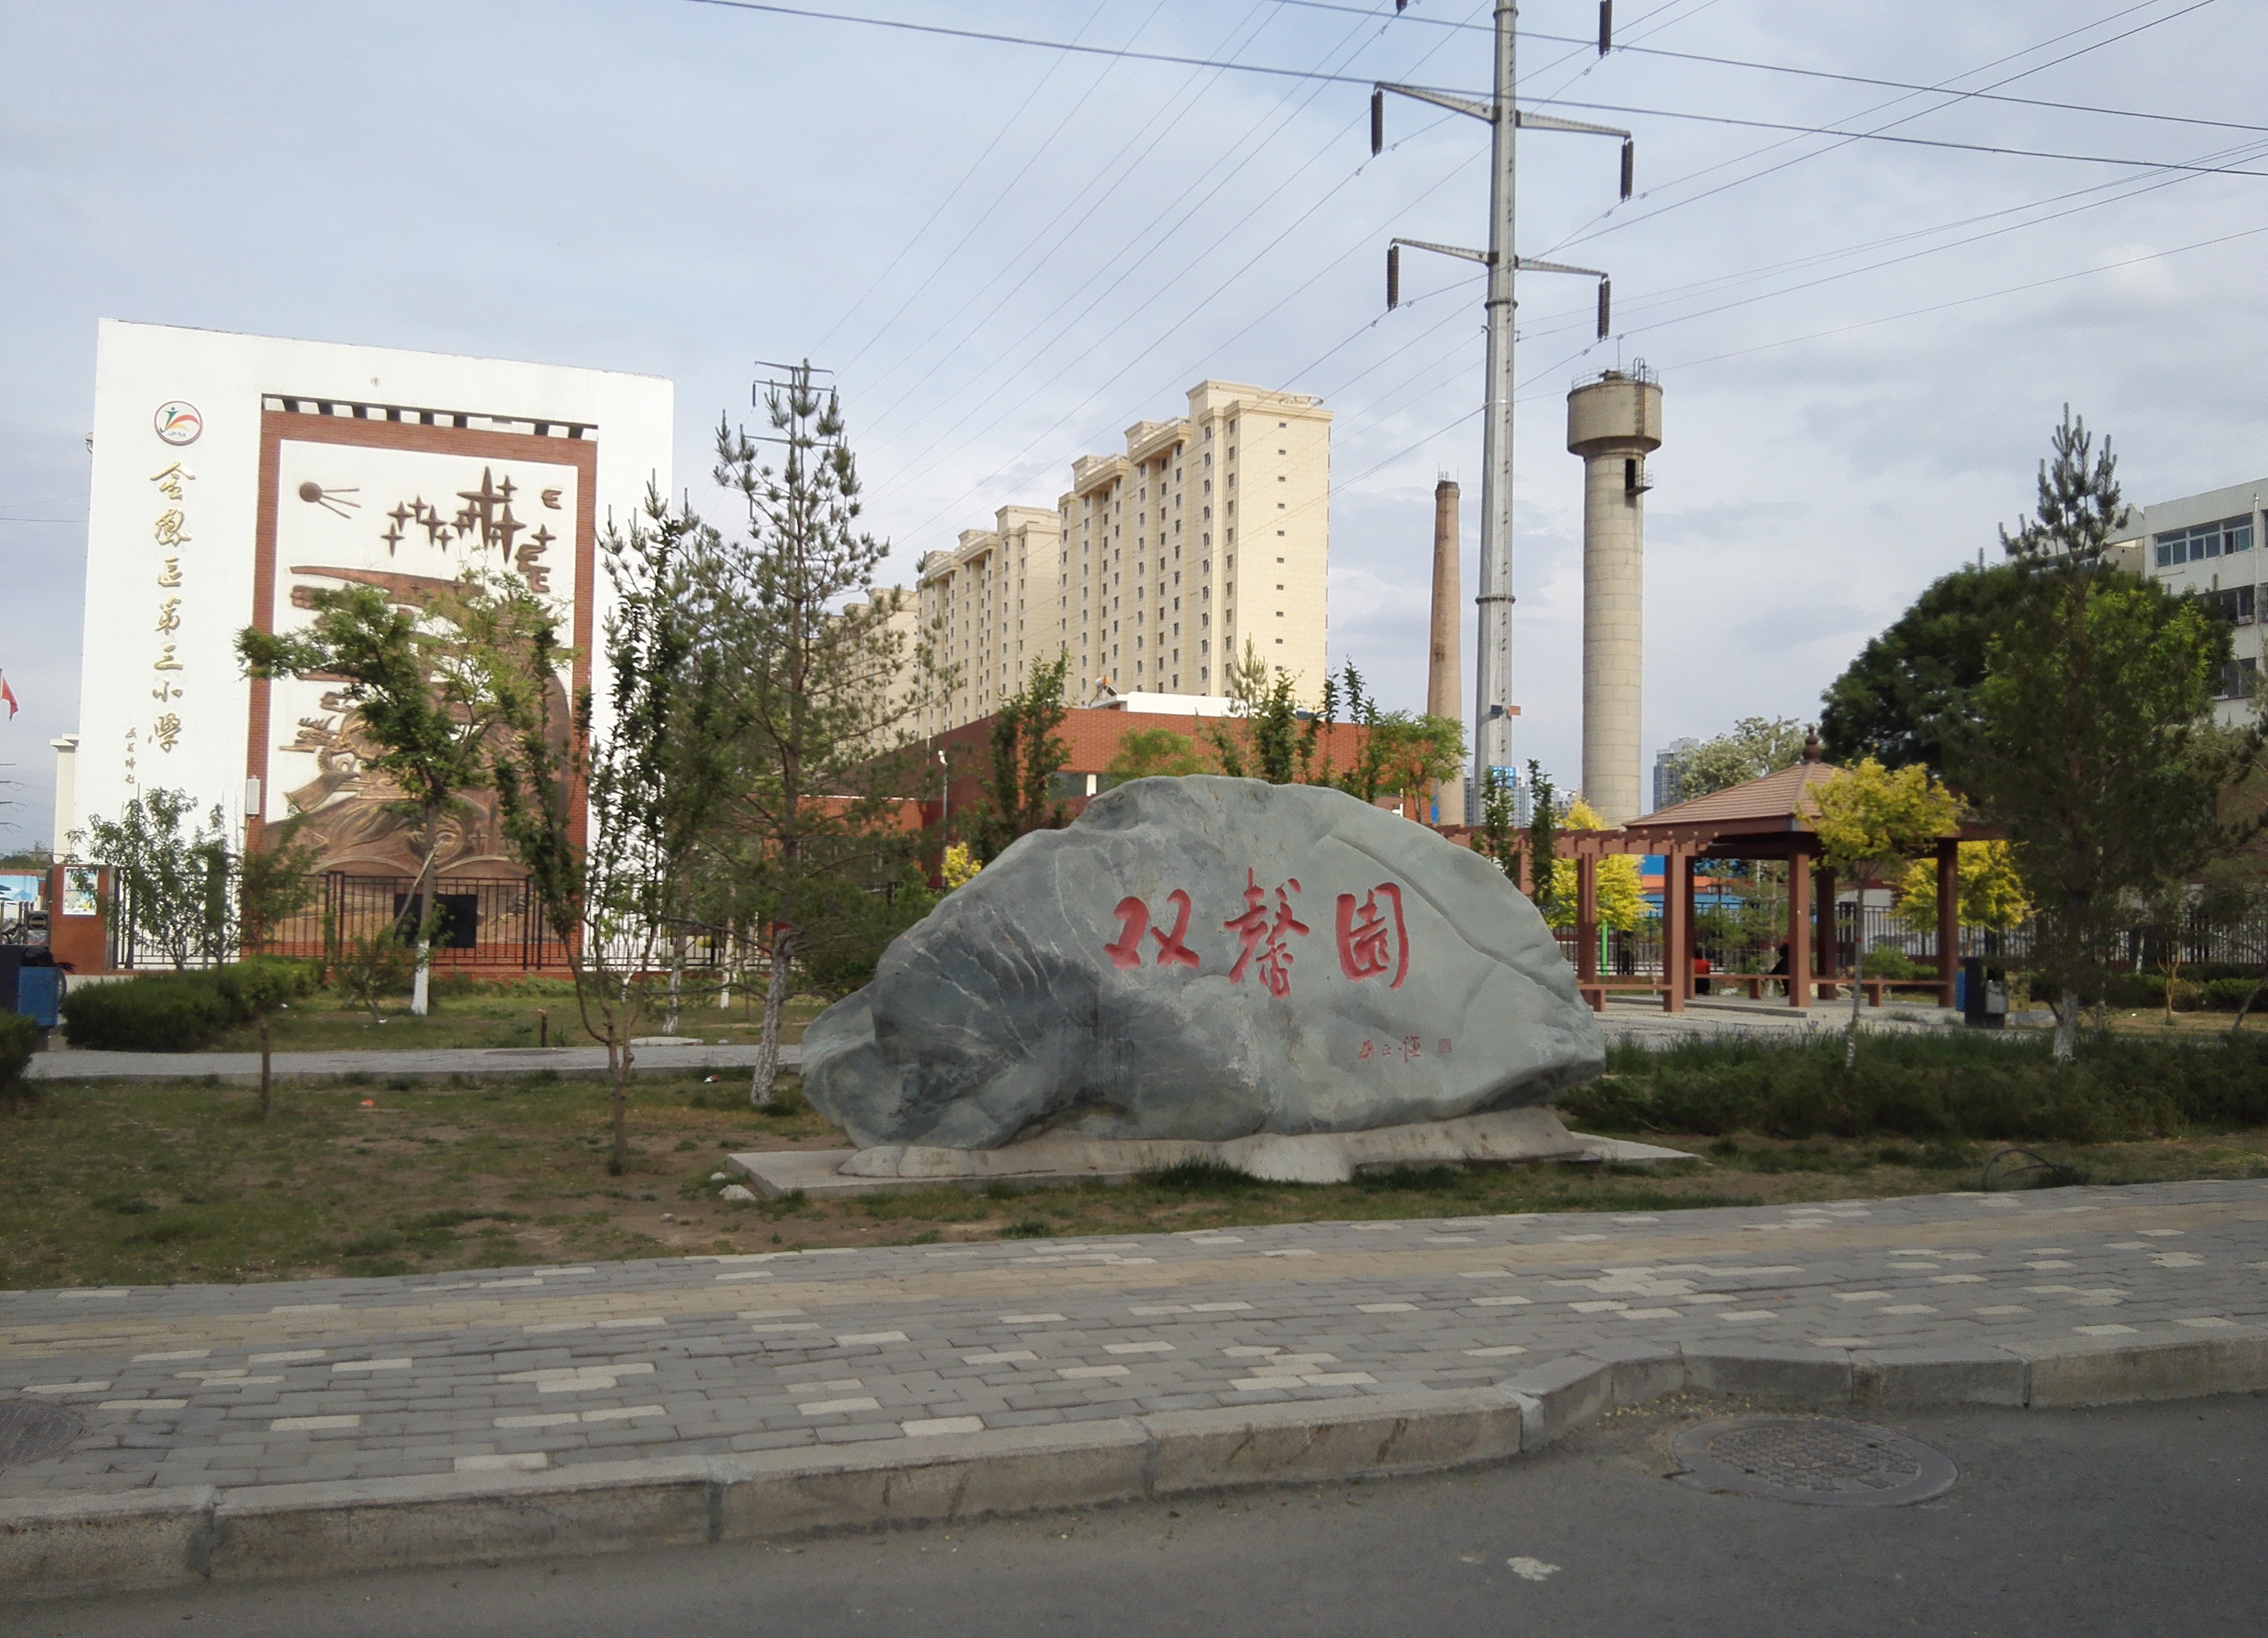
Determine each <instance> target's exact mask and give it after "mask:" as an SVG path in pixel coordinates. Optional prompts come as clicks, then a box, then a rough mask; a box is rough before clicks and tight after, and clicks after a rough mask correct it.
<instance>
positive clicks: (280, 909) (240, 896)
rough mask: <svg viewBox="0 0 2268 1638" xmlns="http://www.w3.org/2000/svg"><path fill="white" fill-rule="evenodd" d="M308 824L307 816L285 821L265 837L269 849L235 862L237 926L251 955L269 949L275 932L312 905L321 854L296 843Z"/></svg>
mask: <svg viewBox="0 0 2268 1638" xmlns="http://www.w3.org/2000/svg"><path fill="white" fill-rule="evenodd" d="M304 820H305V815H295V816H293V817H292V818H290V819H287V820H285V821H284V823H282V824H280V825H278V826H276V828H275V830H273V831H271V832H270V833H269V834H268V835H267V836H265V837H263V838H262V840H263V841H264V842H265V844H266V845H264V846H261V847H258V848H254V849H249V850H247V852H246V853H245V855H244V856H243V858H241V859H239V860H238V861H237V882H236V907H237V925H238V927H239V933H240V937H241V941H242V944H243V948H244V949H245V950H246V951H247V953H256V952H258V951H261V950H263V949H265V948H267V947H268V944H269V941H271V940H272V939H274V937H275V936H276V928H277V927H279V926H282V925H283V924H284V922H286V921H289V920H290V919H291V918H292V917H294V916H296V915H298V913H299V912H300V911H303V910H305V909H306V907H307V906H308V905H309V904H312V903H313V900H314V897H315V893H316V890H317V889H318V887H319V886H320V883H319V882H318V881H317V878H316V875H315V866H316V864H317V862H318V859H319V854H318V850H317V849H315V848H314V847H313V846H312V845H302V844H301V843H300V842H299V840H298V835H299V828H300V825H301V824H302V823H304Z"/></svg>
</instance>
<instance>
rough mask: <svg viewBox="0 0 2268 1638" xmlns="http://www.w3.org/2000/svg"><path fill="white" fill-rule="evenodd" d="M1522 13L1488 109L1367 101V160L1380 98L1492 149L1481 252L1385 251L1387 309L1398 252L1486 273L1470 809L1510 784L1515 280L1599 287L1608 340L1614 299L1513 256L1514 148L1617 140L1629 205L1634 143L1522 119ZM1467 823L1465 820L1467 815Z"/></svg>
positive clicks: (1470, 104) (1399, 92)
mask: <svg viewBox="0 0 2268 1638" xmlns="http://www.w3.org/2000/svg"><path fill="white" fill-rule="evenodd" d="M1612 7H1613V0H1601V4H1600V6H1599V55H1601V56H1604V55H1606V54H1607V52H1608V51H1609V50H1610V49H1611V48H1612V47H1613V17H1614V12H1613V9H1612ZM1519 12H1520V8H1519V5H1518V4H1517V0H1497V4H1496V77H1495V94H1494V95H1493V96H1492V97H1491V100H1489V101H1488V102H1486V103H1479V102H1475V101H1473V100H1470V99H1469V98H1465V97H1456V96H1451V95H1449V94H1448V93H1447V92H1439V91H1431V90H1427V89H1425V88H1423V87H1420V86H1416V85H1387V84H1384V83H1381V84H1379V85H1376V86H1375V87H1374V88H1373V90H1372V92H1371V97H1370V151H1371V152H1372V153H1373V154H1375V153H1378V152H1379V151H1381V150H1382V149H1383V148H1384V147H1385V144H1386V93H1387V92H1393V93H1394V94H1395V95H1396V96H1400V97H1410V98H1414V99H1415V100H1418V101H1419V102H1429V103H1432V105H1433V106H1434V107H1440V108H1447V109H1449V110H1450V111H1451V112H1453V113H1456V114H1467V115H1469V116H1470V117H1472V118H1474V119H1476V120H1484V121H1486V122H1487V123H1488V125H1489V128H1490V141H1489V166H1490V168H1489V237H1488V248H1487V249H1486V250H1467V249H1464V248H1462V247H1458V246H1454V245H1436V244H1430V243H1427V242H1426V241H1425V240H1416V239H1396V240H1393V241H1392V242H1391V243H1389V244H1388V246H1387V247H1386V305H1387V306H1388V309H1392V308H1394V307H1396V306H1400V305H1401V301H1402V247H1403V246H1404V245H1407V246H1409V247H1410V248H1411V249H1413V250H1431V251H1432V252H1434V253H1435V254H1436V255H1445V256H1457V257H1461V258H1462V259H1463V260H1465V261H1467V262H1479V263H1481V265H1482V266H1484V267H1485V268H1486V269H1488V296H1487V314H1488V364H1487V371H1486V374H1487V398H1486V401H1485V402H1484V405H1483V409H1482V425H1481V574H1480V594H1479V595H1478V596H1477V597H1476V598H1475V599H1474V601H1475V602H1476V603H1477V604H1478V605H1479V609H1480V613H1479V621H1478V623H1479V628H1480V630H1479V642H1478V645H1477V646H1476V650H1475V653H1474V680H1473V693H1474V701H1473V715H1474V719H1475V720H1474V731H1473V778H1472V783H1471V785H1470V786H1469V787H1468V790H1469V793H1468V796H1467V804H1468V808H1470V807H1471V806H1472V805H1473V804H1475V803H1477V802H1479V801H1484V800H1485V798H1486V796H1487V793H1488V791H1489V789H1490V782H1491V780H1492V779H1493V778H1496V777H1497V776H1498V775H1499V773H1501V774H1502V775H1503V777H1505V778H1511V777H1513V760H1512V710H1513V705H1512V604H1513V594H1512V454H1513V450H1512V392H1513V362H1512V358H1513V312H1514V306H1515V304H1514V302H1513V274H1515V273H1517V272H1521V271H1523V270H1524V271H1527V272H1530V273H1572V274H1575V275H1577V276H1578V277H1584V278H1595V279H1597V280H1598V281H1599V336H1600V338H1601V339H1602V340H1603V339H1605V337H1606V335H1607V331H1608V328H1609V317H1610V313H1611V307H1610V302H1611V296H1610V291H1609V281H1608V277H1607V275H1606V274H1604V273H1602V272H1601V271H1600V270H1599V269H1596V268H1577V267H1566V266H1563V265H1562V264H1560V263H1558V262H1538V261H1535V260H1534V259H1532V258H1528V257H1522V256H1521V255H1518V254H1517V253H1516V252H1515V250H1514V248H1513V247H1514V242H1515V241H1514V238H1513V224H1514V212H1513V199H1514V184H1515V182H1516V181H1517V180H1518V167H1517V163H1516V160H1517V142H1518V137H1519V133H1520V131H1521V129H1522V128H1523V127H1525V128H1527V129H1531V130H1548V131H1580V132H1584V133H1587V134H1588V135H1591V136H1594V137H1620V138H1621V139H1622V144H1623V174H1622V196H1623V197H1624V198H1625V199H1627V198H1629V197H1630V196H1631V168H1632V164H1631V162H1632V152H1633V151H1632V146H1631V134H1630V133H1629V132H1628V131H1625V130H1617V129H1614V128H1613V127H1612V126H1607V125H1588V124H1585V123H1583V122H1580V121H1578V120H1563V119H1557V118H1555V117H1553V116H1552V115H1550V114H1523V113H1521V111H1520V108H1519V107H1518V104H1517V103H1516V101H1515V100H1514V93H1515V92H1516V89H1517V87H1518V84H1519V76H1518V65H1519ZM1467 816H1468V818H1470V817H1471V815H1470V813H1469V814H1468V815H1467Z"/></svg>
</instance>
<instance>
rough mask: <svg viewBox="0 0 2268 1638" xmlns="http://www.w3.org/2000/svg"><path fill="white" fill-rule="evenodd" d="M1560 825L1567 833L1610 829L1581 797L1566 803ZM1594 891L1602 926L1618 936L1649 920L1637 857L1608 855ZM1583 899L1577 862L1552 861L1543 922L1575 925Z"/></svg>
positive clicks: (1643, 884)
mask: <svg viewBox="0 0 2268 1638" xmlns="http://www.w3.org/2000/svg"><path fill="white" fill-rule="evenodd" d="M1559 825H1560V829H1562V830H1605V829H1607V822H1606V820H1605V819H1604V818H1603V817H1602V815H1600V813H1599V810H1598V809H1597V808H1594V807H1592V806H1591V805H1590V803H1588V802H1587V801H1584V800H1583V799H1582V798H1581V797H1580V796H1579V797H1577V798H1576V799H1575V800H1574V801H1572V802H1570V803H1568V804H1567V811H1566V813H1565V815H1562V816H1561V818H1560V821H1559ZM1593 890H1594V893H1595V894H1596V896H1597V900H1598V912H1599V925H1600V926H1602V927H1608V928H1610V929H1612V930H1613V931H1614V932H1616V933H1629V932H1632V931H1634V930H1635V929H1636V928H1637V926H1638V923H1639V922H1640V921H1642V920H1644V919H1646V891H1645V880H1644V878H1643V876H1642V875H1641V874H1639V870H1638V857H1637V855H1636V854H1633V853H1609V854H1608V855H1606V856H1605V857H1604V858H1602V860H1599V868H1598V873H1597V876H1596V879H1595V882H1594V889H1593ZM1580 897H1581V896H1580V891H1579V888H1578V883H1577V881H1576V875H1575V861H1574V860H1572V859H1555V860H1552V862H1551V900H1550V906H1551V907H1550V910H1549V911H1547V912H1546V914H1545V916H1544V919H1545V920H1546V921H1548V922H1549V923H1550V925H1551V926H1555V927H1572V926H1574V925H1575V921H1576V918H1577V916H1578V914H1579V913H1580V911H1581V908H1582V905H1581V903H1580Z"/></svg>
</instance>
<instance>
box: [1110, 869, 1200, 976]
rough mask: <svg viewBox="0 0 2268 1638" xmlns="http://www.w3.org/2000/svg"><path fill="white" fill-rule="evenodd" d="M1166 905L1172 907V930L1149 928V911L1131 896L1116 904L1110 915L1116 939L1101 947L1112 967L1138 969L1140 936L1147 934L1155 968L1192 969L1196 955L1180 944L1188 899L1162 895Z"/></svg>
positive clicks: (1185, 926)
mask: <svg viewBox="0 0 2268 1638" xmlns="http://www.w3.org/2000/svg"><path fill="white" fill-rule="evenodd" d="M1166 903H1167V904H1171V905H1172V906H1173V907H1174V930H1173V931H1172V932H1171V933H1168V932H1167V931H1166V930H1165V929H1164V928H1163V927H1152V926H1151V925H1150V907H1149V906H1148V905H1147V904H1144V903H1143V902H1142V901H1141V900H1140V899H1138V898H1134V897H1131V896H1129V897H1126V898H1122V899H1120V900H1119V901H1118V908H1117V909H1116V911H1113V912H1112V913H1113V914H1114V915H1116V917H1117V918H1118V937H1117V939H1116V941H1114V942H1112V943H1108V944H1106V945H1104V946H1103V947H1102V949H1103V953H1104V954H1105V955H1107V956H1109V957H1110V964H1111V965H1112V966H1114V967H1122V968H1123V967H1138V966H1140V965H1141V964H1142V935H1143V933H1148V934H1149V935H1150V936H1151V937H1152V938H1153V939H1155V940H1157V941H1158V954H1157V957H1156V964H1157V965H1159V966H1160V967H1169V966H1175V965H1180V966H1183V967H1189V968H1194V967H1196V966H1197V952H1196V951H1195V950H1193V949H1191V948H1189V946H1188V945H1187V944H1184V943H1183V942H1182V939H1183V937H1184V936H1185V935H1186V934H1187V933H1189V895H1188V894H1186V893H1184V892H1182V889H1179V888H1175V889H1174V890H1173V891H1172V892H1170V893H1168V894H1167V895H1166Z"/></svg>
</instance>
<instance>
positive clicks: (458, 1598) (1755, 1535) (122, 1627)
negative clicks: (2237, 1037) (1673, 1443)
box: [0, 1395, 2268, 1638]
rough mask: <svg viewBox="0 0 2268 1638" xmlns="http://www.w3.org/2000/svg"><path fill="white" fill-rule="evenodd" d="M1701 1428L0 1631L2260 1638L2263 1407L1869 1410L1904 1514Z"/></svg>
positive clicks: (66, 1617)
mask: <svg viewBox="0 0 2268 1638" xmlns="http://www.w3.org/2000/svg"><path fill="white" fill-rule="evenodd" d="M1729 1413H1730V1412H1728V1410H1727V1407H1726V1406H1724V1405H1722V1404H1721V1403H1710V1402H1705V1401H1682V1402H1678V1403H1675V1404H1668V1405H1662V1406H1649V1407H1646V1408H1644V1409H1641V1410H1639V1411H1637V1412H1631V1413H1622V1414H1620V1415H1617V1416H1616V1417H1613V1418H1610V1419H1609V1420H1608V1421H1607V1422H1605V1423H1602V1425H1600V1426H1599V1427H1597V1428H1594V1429H1592V1430H1590V1431H1588V1432H1587V1433H1584V1434H1581V1435H1577V1436H1575V1437H1574V1438H1572V1439H1570V1440H1568V1441H1567V1442H1565V1443H1564V1444H1562V1445H1559V1446H1557V1447H1555V1448H1554V1449H1552V1450H1550V1451H1548V1452H1546V1453H1544V1454H1543V1455H1542V1456H1541V1457H1530V1458H1527V1459H1523V1460H1521V1461H1518V1462H1514V1463H1512V1464H1510V1465H1505V1466H1501V1467H1497V1468H1492V1469H1488V1470H1484V1471H1481V1472H1465V1473H1455V1474H1443V1475H1437V1476H1434V1477H1431V1478H1425V1479H1402V1480H1388V1481H1379V1482H1369V1483H1362V1484H1347V1485H1326V1486H1321V1487H1311V1488H1305V1489H1300V1490H1291V1491H1259V1492H1250V1493H1245V1494H1236V1495H1233V1496H1227V1497H1211V1498H1200V1499H1197V1500H1194V1501H1179V1502H1177V1503H1175V1504H1174V1505H1171V1506H1168V1505H1166V1504H1164V1503H1156V1504H1145V1505H1137V1506H1128V1507H1122V1508H1112V1509H1100V1510H1096V1511H1092V1512H1084V1513H1077V1514H1063V1515H1055V1516H1037V1517H1033V1518H1027V1519H1012V1520H1004V1521H998V1522H991V1523H984V1524H976V1525H973V1526H966V1527H960V1528H954V1529H951V1530H946V1529H931V1530H921V1531H902V1532H898V1533H893V1534H887V1535H876V1536H857V1537H846V1538H835V1539H824V1540H813V1541H806V1542H801V1543H784V1544H775V1545H764V1546H745V1547H723V1548H706V1549H699V1548H696V1549H689V1550H685V1551H672V1552H668V1553H652V1554H647V1555H642V1556H637V1557H618V1558H602V1559H590V1560H584V1561H579V1562H574V1563H566V1564H557V1565H518V1566H505V1567H503V1568H474V1569H458V1570H447V1571H433V1572H421V1573H413V1574H390V1575H366V1576H357V1577H351V1578H340V1579H331V1580H311V1581H307V1582H303V1583H286V1584H282V1585H267V1586H262V1587H258V1588H248V1589H243V1590H232V1589H225V1588H206V1589H200V1590H195V1591H191V1592H188V1593H180V1592H171V1593H165V1594H152V1595H142V1596H134V1597H113V1598H107V1599H96V1600H75V1601H71V1602H70V1603H67V1604H55V1605H32V1606H18V1607H16V1608H13V1609H7V1610H4V1611H0V1627H5V1628H6V1629H7V1630H9V1631H10V1632H11V1633H15V1634H21V1638H50V1635H53V1638H63V1634H70V1638H110V1635H111V1634H119V1635H120V1638H123V1635H125V1634H135V1635H136V1638H146V1635H147V1634H152V1633H157V1632H169V1633H188V1632H195V1631H199V1630H211V1631H217V1632H225V1633H226V1634H229V1638H265V1635H267V1634H277V1635H278V1638H283V1635H285V1634H289V1635H291V1638H299V1635H300V1634H317V1633H320V1634H325V1635H326V1638H330V1635H332V1634H338V1635H341V1638H345V1635H349V1634H389V1635H391V1634H448V1635H449V1638H473V1635H474V1634H482V1635H486V1634H499V1635H502V1634H513V1635H515V1638H519V1635H521V1634H544V1638H584V1635H585V1634H589V1635H591V1638H600V1635H601V1634H603V1635H605V1638H643V1635H644V1634H671V1635H672V1638H675V1635H677V1634H694V1633H701V1632H708V1631H757V1632H762V1633H786V1634H827V1635H828V1638H833V1635H834V1634H876V1635H877V1638H884V1635H887V1638H932V1635H934V1638H962V1635H964V1634H966V1635H967V1638H1003V1635H1004V1634H1040V1633H1048V1634H1054V1633H1066V1634H1086V1633H1108V1634H1215V1633H1218V1634H1233V1635H1234V1638H1272V1635H1273V1634H1299V1635H1300V1638H1328V1635H1329V1634H1363V1635H1365V1638H1372V1635H1383V1634H1397V1635H1398V1634H1413V1635H1414V1634H1427V1635H1429V1638H1430V1635H1432V1634H1497V1633H1505V1634H1527V1633H1549V1634H1555V1635H1557V1634H1568V1635H1580V1638H1591V1635H1593V1634H1599V1635H1601V1638H1605V1635H1609V1634H1617V1635H1618V1634H1668V1633H1674V1634H1680V1638H1684V1635H1685V1634H1693V1635H1695V1638H1704V1635H1708V1634H1727V1638H1733V1635H1735V1634H1737V1635H1738V1638H1759V1635H1760V1634H1846V1633H1847V1634H1884V1633H1892V1632H1914V1633H1928V1634H2055V1635H2056V1638H2080V1635H2081V1634H2118V1635H2119V1638H2132V1635H2133V1634H2161V1633H2162V1634H2192V1633H2195V1634H2223V1633H2227V1634H2235V1633H2248V1632H2250V1633H2257V1632H2264V1631H2268V1519H2264V1517H2263V1507H2262V1502H2263V1498H2264V1494H2268V1396H2259V1395H2247V1396H2238V1397H2233V1398H2220V1399H2210V1400H2195V1401H2189V1402H2185V1403H2176V1404H2171V1405H2158V1406H2122V1407H2117V1408H2112V1409H2104V1410H2092V1411H2029V1412H2028V1411H1985V1410H1963V1411H1954V1412H1947V1413H1919V1414H1908V1415H1899V1416H1895V1417H1882V1418H1879V1419H1877V1420H1878V1421H1879V1422H1880V1424H1881V1425H1882V1426H1886V1427H1889V1428H1894V1429H1896V1431H1898V1432H1901V1433H1903V1434H1905V1435H1909V1436H1911V1437H1914V1438H1918V1439H1921V1440H1923V1441H1925V1442H1928V1443H1929V1444H1932V1445H1933V1446H1934V1447H1936V1448H1937V1449H1938V1450H1941V1451H1943V1452H1945V1453H1946V1454H1948V1455H1949V1456H1951V1457H1953V1458H1954V1459H1955V1462H1957V1463H1958V1464H1959V1465H1960V1468H1961V1478H1960V1481H1959V1483H1958V1484H1957V1485H1955V1487H1954V1488H1953V1490H1952V1491H1951V1492H1949V1493H1948V1494H1945V1495H1943V1496H1941V1497H1940V1498H1938V1499H1936V1500H1934V1501H1925V1502H1921V1503H1918V1504H1916V1505H1912V1506H1908V1507H1903V1508H1826V1507H1807V1506H1799V1505H1793V1504H1790V1503H1786V1502H1779V1501H1761V1500H1754V1499H1749V1498H1743V1497H1736V1496H1730V1495H1711V1494H1703V1493H1700V1492H1698V1491H1696V1490H1693V1489H1690V1488H1688V1487H1686V1486H1683V1485H1681V1484H1677V1483H1674V1482H1668V1481H1666V1479H1665V1475H1666V1474H1667V1473H1668V1472H1671V1471H1672V1470H1673V1469H1674V1468H1675V1466H1676V1464H1675V1461H1674V1459H1673V1458H1672V1457H1670V1456H1669V1455H1668V1442H1669V1439H1670V1438H1671V1436H1672V1435H1674V1434H1675V1432H1676V1431H1677V1430H1678V1429H1679V1428H1683V1427H1684V1426H1686V1425H1687V1424H1688V1423H1690V1421H1693V1420H1707V1419H1713V1418H1718V1417H1722V1416H1725V1415H1727V1414H1729ZM1514 1560H1517V1561H1521V1563H1520V1565H1519V1567H1518V1568H1514V1567H1513V1562H1512V1561H1514ZM1523 1572H1524V1573H1523Z"/></svg>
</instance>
